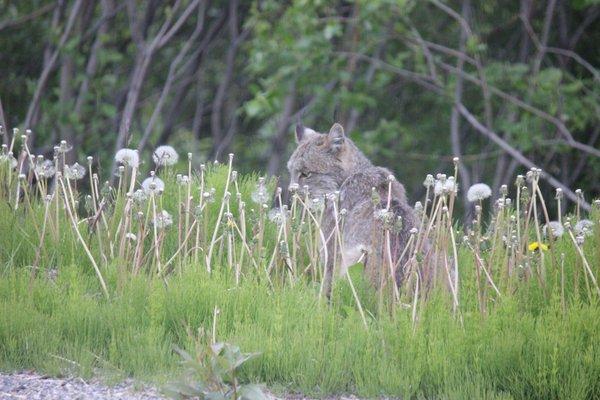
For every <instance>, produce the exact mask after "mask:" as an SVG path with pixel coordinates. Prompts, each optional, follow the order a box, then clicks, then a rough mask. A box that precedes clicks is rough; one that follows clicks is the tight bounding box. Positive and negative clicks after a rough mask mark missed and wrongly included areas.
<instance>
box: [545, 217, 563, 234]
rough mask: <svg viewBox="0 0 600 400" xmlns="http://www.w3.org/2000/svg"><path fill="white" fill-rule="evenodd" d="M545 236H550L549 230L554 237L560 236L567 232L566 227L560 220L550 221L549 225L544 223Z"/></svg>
mask: <svg viewBox="0 0 600 400" xmlns="http://www.w3.org/2000/svg"><path fill="white" fill-rule="evenodd" d="M543 230H544V236H546V237H547V236H548V230H550V233H551V234H552V237H553V238H559V237H561V236H562V235H563V234H564V233H565V228H563V226H562V225H561V224H560V222H558V221H550V222H548V224H547V225H544V229H543Z"/></svg>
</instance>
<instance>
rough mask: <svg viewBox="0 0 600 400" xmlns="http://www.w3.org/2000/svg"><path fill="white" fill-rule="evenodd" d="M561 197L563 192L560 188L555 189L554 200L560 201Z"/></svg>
mask: <svg viewBox="0 0 600 400" xmlns="http://www.w3.org/2000/svg"><path fill="white" fill-rule="evenodd" d="M563 196H564V195H563V190H562V189H561V188H556V200H560V199H562V198H563Z"/></svg>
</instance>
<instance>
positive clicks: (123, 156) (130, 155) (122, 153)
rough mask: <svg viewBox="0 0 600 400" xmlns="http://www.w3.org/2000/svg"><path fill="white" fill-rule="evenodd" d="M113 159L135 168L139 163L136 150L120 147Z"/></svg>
mask: <svg viewBox="0 0 600 400" xmlns="http://www.w3.org/2000/svg"><path fill="white" fill-rule="evenodd" d="M115 161H116V162H118V163H120V164H123V165H126V166H128V167H131V168H137V167H138V166H139V165H140V155H139V154H138V151H137V150H132V149H121V150H119V151H117V154H115Z"/></svg>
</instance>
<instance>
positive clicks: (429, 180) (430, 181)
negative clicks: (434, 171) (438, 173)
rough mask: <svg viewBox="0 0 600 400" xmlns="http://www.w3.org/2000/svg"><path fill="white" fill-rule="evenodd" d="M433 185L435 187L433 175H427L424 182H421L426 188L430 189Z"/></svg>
mask: <svg viewBox="0 0 600 400" xmlns="http://www.w3.org/2000/svg"><path fill="white" fill-rule="evenodd" d="M433 185H435V179H434V178H433V175H431V174H428V175H427V176H426V177H425V180H424V181H423V186H425V187H426V188H430V187H432V186H433Z"/></svg>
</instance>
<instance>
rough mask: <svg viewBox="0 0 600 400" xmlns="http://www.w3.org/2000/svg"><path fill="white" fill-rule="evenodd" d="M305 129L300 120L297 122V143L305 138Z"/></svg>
mask: <svg viewBox="0 0 600 400" xmlns="http://www.w3.org/2000/svg"><path fill="white" fill-rule="evenodd" d="M304 131H305V129H304V126H303V125H302V124H301V123H299V122H298V123H297V124H296V142H297V143H300V142H301V141H302V140H304V138H305V136H306V135H305V133H304Z"/></svg>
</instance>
